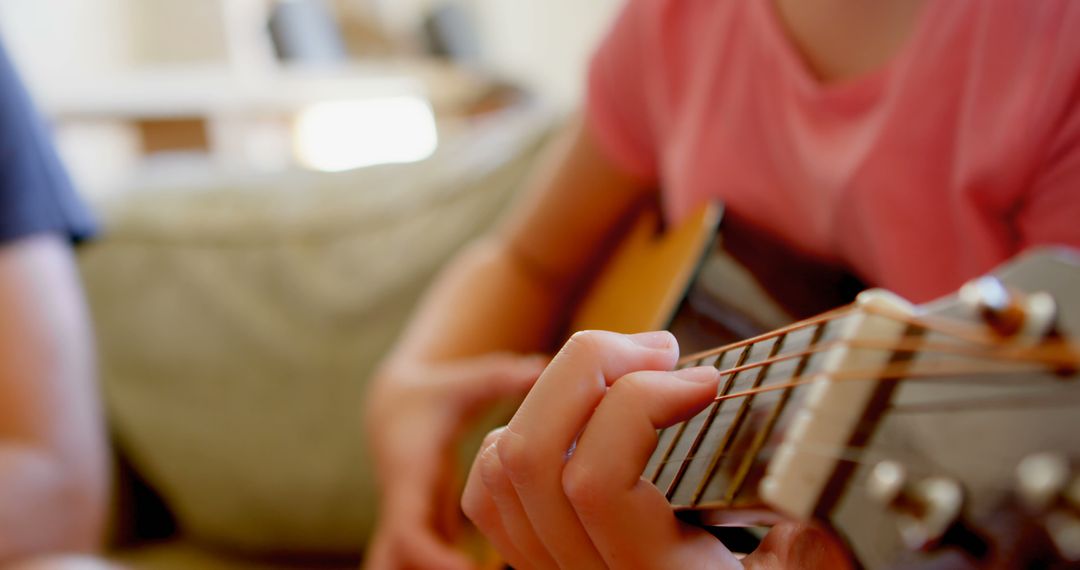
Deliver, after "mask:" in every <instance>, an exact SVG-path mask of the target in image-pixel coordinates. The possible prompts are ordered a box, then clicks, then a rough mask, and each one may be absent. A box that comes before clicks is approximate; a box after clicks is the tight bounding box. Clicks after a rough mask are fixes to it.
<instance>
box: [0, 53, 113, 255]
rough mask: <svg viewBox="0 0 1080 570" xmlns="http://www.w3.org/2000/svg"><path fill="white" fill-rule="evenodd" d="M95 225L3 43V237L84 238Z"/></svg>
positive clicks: (0, 84) (0, 203)
mask: <svg viewBox="0 0 1080 570" xmlns="http://www.w3.org/2000/svg"><path fill="white" fill-rule="evenodd" d="M94 229H95V227H94V222H93V219H92V217H91V216H90V212H89V211H88V210H87V208H86V206H85V205H84V204H83V203H82V202H81V201H80V200H79V197H78V195H76V193H75V190H74V188H73V187H72V185H71V180H70V179H69V178H68V175H67V173H66V172H65V171H64V167H63V165H62V164H61V163H60V158H59V157H58V156H57V154H56V149H55V148H53V145H52V141H51V140H50V137H49V132H48V129H47V128H46V126H45V123H44V121H43V120H42V118H41V116H40V115H38V113H37V111H36V110H35V109H34V106H33V104H32V103H31V102H30V97H29V95H28V94H27V92H26V89H25V88H24V87H23V85H22V83H21V82H20V81H19V77H18V74H17V73H16V71H15V68H14V66H13V65H12V64H11V60H10V59H8V56H7V53H6V51H5V50H4V49H3V46H2V45H0V243H2V242H7V241H11V240H15V239H18V238H20V237H24V236H28V235H32V234H40V233H57V234H60V235H64V236H66V237H69V238H71V239H72V240H74V241H80V240H83V239H86V238H88V237H90V236H91V235H92V234H93V233H94Z"/></svg>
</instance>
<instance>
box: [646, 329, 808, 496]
mask: <svg viewBox="0 0 1080 570" xmlns="http://www.w3.org/2000/svg"><path fill="white" fill-rule="evenodd" d="M786 336H787V333H784V334H782V335H779V337H773V338H776V341H775V342H773V345H772V347H771V348H770V349H769V356H768V357H767V358H772V357H774V356H776V354H777V353H778V352H779V351H780V347H781V345H782V344H783V343H784V338H786ZM752 346H754V345H748V346H747V349H749V348H750V347H752ZM768 370H769V365H765V366H762V367H761V368H760V369H758V373H757V376H755V377H754V381H753V383H752V384H751V388H757V387H758V386H760V385H761V383H762V381H764V379H765V375H766V374H767V373H768ZM733 378H734V376H733ZM720 398H721V397H720V396H717V399H720ZM753 400H754V398H753V395H750V396H747V397H746V398H745V399H744V400H743V401H742V404H741V405H740V406H739V411H738V412H737V413H736V414H735V418H734V419H733V420H731V423H730V424H728V429H727V431H725V432H724V437H723V439H721V440H720V445H718V446H717V447H716V451H715V452H714V454H713V456H712V457H711V458H710V459H709V464H708V467H706V469H705V476H704V477H702V479H701V482H700V483H699V487H705V486H707V485H708V484H709V482H710V481H712V478H713V477H715V476H716V470H717V468H718V467H719V466H720V459H721V457H723V456H724V455H725V454H726V453H727V450H728V447H730V446H731V444H732V443H733V442H734V441H735V435H736V434H737V433H738V431H739V429H740V427H741V426H742V423H743V421H745V419H746V416H747V414H748V413H749V411H750V407H749V406H750V403H751V402H753ZM672 491H673V489H672V488H669V489H668V493H667V496H668V499H671V493H672ZM694 491H695V494H697V493H698V489H695V490H694Z"/></svg>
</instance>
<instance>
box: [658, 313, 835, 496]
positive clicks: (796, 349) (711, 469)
mask: <svg viewBox="0 0 1080 570" xmlns="http://www.w3.org/2000/svg"><path fill="white" fill-rule="evenodd" d="M844 320H845V319H844V318H840V319H836V320H821V321H819V322H815V323H813V324H808V325H806V326H802V327H799V328H795V329H793V330H788V331H786V332H782V333H778V334H772V335H769V336H766V337H761V338H759V339H757V340H754V341H749V342H745V343H737V344H735V345H732V346H731V347H727V348H724V349H718V350H717V351H714V352H712V353H708V354H707V355H706V356H704V357H701V358H697V359H695V360H693V361H691V362H686V363H685V364H686V365H687V366H715V367H717V368H718V369H719V370H724V371H729V372H727V373H726V374H725V375H724V377H723V378H722V379H721V382H720V387H719V390H718V394H717V395H718V396H729V395H734V394H740V393H742V392H745V391H747V390H753V389H755V388H767V387H769V386H779V385H782V384H788V383H791V382H792V381H793V380H794V379H795V378H797V377H799V376H801V375H804V374H807V373H809V372H812V371H813V370H814V369H815V368H816V367H817V366H818V362H817V361H819V360H820V359H821V353H820V352H817V351H815V350H814V349H815V348H816V347H818V346H820V345H822V344H824V343H826V342H828V341H831V340H832V339H833V338H834V337H835V336H836V335H837V334H838V331H839V330H840V328H841V326H842V322H843V321H844ZM798 400H799V388H797V387H788V388H783V389H777V390H771V391H763V392H759V393H756V394H751V395H746V396H743V397H737V398H730V399H719V400H718V401H715V402H713V403H712V404H710V405H709V406H708V407H707V408H706V409H705V410H703V411H702V412H700V413H699V414H697V415H696V416H694V417H693V418H691V419H689V420H687V421H685V422H683V423H680V424H677V425H674V426H671V427H669V428H667V429H664V430H661V432H660V433H659V441H658V444H657V447H656V451H654V453H653V455H652V457H651V458H650V460H649V462H648V465H647V466H646V468H645V471H644V473H643V477H645V478H646V479H648V480H650V481H652V482H653V483H654V484H655V485H656V486H657V488H659V489H660V490H661V491H663V492H664V493H665V494H666V496H667V498H668V500H669V501H670V502H671V504H672V505H673V506H674V507H675V508H676V509H705V508H709V509H711V508H731V507H756V506H759V503H760V502H759V500H758V498H757V489H756V487H757V483H758V482H759V481H760V480H761V478H762V477H763V476H764V473H765V469H766V467H767V466H768V462H769V459H770V456H771V452H772V448H773V447H775V443H776V442H777V441H776V440H778V438H779V437H780V434H782V433H783V430H784V429H785V428H786V426H787V424H788V423H789V422H790V421H791V419H792V417H793V415H794V414H793V411H794V410H796V409H797V408H798V405H799V403H798Z"/></svg>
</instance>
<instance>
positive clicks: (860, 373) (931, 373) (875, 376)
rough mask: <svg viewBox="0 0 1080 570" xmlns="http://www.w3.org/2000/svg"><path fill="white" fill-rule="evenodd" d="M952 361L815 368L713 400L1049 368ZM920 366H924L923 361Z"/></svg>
mask: <svg viewBox="0 0 1080 570" xmlns="http://www.w3.org/2000/svg"><path fill="white" fill-rule="evenodd" d="M950 364H952V363H943V364H941V365H938V366H933V367H926V368H923V369H920V368H915V367H914V366H912V365H909V364H908V363H906V362H897V363H893V364H887V365H885V366H884V367H878V368H873V369H866V370H849V371H845V372H838V373H831V374H830V373H824V372H814V373H811V374H803V375H801V376H796V377H795V378H793V379H791V380H790V381H788V382H781V383H777V384H770V385H768V386H760V387H758V388H751V389H748V390H743V391H740V392H735V393H732V394H726V395H723V396H717V397H716V398H714V399H713V401H714V402H723V401H726V400H736V399H740V398H746V397H749V396H755V395H757V394H763V393H767V392H776V391H779V390H787V389H788V388H795V387H798V386H806V385H808V384H813V383H814V382H816V381H818V380H822V379H827V380H828V381H831V382H854V381H862V382H870V381H875V382H876V381H881V380H922V381H929V380H937V379H939V378H944V377H951V376H959V377H963V376H969V375H972V374H979V375H983V376H989V375H1010V374H1020V373H1025V372H1027V373H1031V372H1035V373H1038V372H1049V371H1047V370H1046V369H1045V368H1044V367H1042V366H1038V365H1031V366H1023V367H1021V366H1016V367H1012V368H1003V367H1001V366H1000V365H994V366H985V367H976V366H971V365H968V366H953V367H951V368H950V366H949V365H950ZM923 366H926V364H925V363H924V365H923Z"/></svg>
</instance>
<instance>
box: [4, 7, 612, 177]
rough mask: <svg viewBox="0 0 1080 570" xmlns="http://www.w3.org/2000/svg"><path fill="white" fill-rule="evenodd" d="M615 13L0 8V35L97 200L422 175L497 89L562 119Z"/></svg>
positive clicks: (494, 101) (496, 96) (492, 101)
mask: <svg viewBox="0 0 1080 570" xmlns="http://www.w3.org/2000/svg"><path fill="white" fill-rule="evenodd" d="M617 4H618V2H616V1H615V0H597V1H594V2H586V3H581V2H573V1H571V0H548V1H541V0H517V1H514V2H508V1H506V0H456V1H451V2H441V1H438V0H0V31H2V33H3V37H4V38H5V40H6V43H7V44H8V49H9V51H10V52H12V54H13V57H14V58H15V59H16V62H17V64H18V65H19V67H20V69H21V72H22V74H23V76H24V80H25V81H27V82H28V83H29V85H30V87H31V89H32V92H33V94H34V96H35V97H36V99H37V101H38V103H39V105H40V106H41V107H42V109H43V110H44V112H45V113H46V114H47V115H48V116H49V117H50V118H51V119H52V120H53V121H54V124H55V127H56V132H57V136H58V140H59V143H60V146H61V148H62V153H63V155H64V157H65V160H66V161H67V162H68V164H69V168H70V169H71V170H72V171H73V172H74V175H75V176H76V178H77V179H78V181H79V183H80V187H81V188H83V190H84V191H85V192H87V193H89V194H91V195H94V196H100V195H104V194H108V193H110V192H116V191H120V190H122V189H125V188H130V187H132V186H133V185H135V186H139V185H142V186H145V185H146V184H145V182H144V181H145V180H146V178H147V177H148V176H149V177H151V178H152V179H153V180H158V181H160V177H162V176H165V177H169V176H181V175H183V174H188V175H191V174H192V172H191V171H192V170H195V169H199V170H207V169H216V170H220V171H224V172H227V173H230V174H237V173H243V172H245V171H262V172H265V171H273V170H280V169H285V168H290V167H294V166H300V167H304V168H312V169H319V170H345V169H348V168H354V167H359V166H365V165H368V164H375V163H380V162H394V161H397V162H402V161H408V160H418V159H420V158H423V157H425V156H427V155H428V154H430V153H431V152H432V150H433V145H434V144H436V141H437V138H438V137H437V134H436V130H437V129H435V130H433V127H432V126H431V124H430V122H431V121H432V120H433V119H434V120H435V121H436V122H441V121H444V120H445V122H446V123H447V124H446V125H445V127H443V128H445V129H448V130H449V131H450V132H448V133H447V136H450V135H452V134H453V132H452V131H453V129H454V128H455V125H454V120H455V119H459V118H461V116H462V115H468V114H471V113H475V112H478V110H479V109H481V108H487V109H488V110H490V108H491V107H492V106H497V105H499V104H505V103H507V101H505V100H501V99H500V97H504V96H506V95H509V93H508V92H506V91H507V90H510V89H519V90H521V92H522V94H525V95H527V96H529V97H534V98H536V99H537V101H538V102H539V103H541V104H544V105H549V106H551V108H554V109H558V110H560V111H565V110H567V109H570V108H572V107H573V106H574V105H575V104H576V101H577V100H578V96H579V95H580V91H581V84H582V71H583V69H584V65H585V62H586V59H587V54H588V53H589V50H590V48H591V46H592V45H593V44H594V42H595V41H596V39H597V37H598V35H599V33H601V31H602V30H603V29H604V27H605V26H606V24H607V21H608V19H609V18H610V16H611V13H612V12H613V10H614V8H615V6H616V5H617ZM500 90H501V91H500ZM432 111H434V115H432V114H431V113H432ZM330 125H335V126H336V127H339V128H336V129H332V128H330ZM440 126H441V125H440ZM345 144H347V145H350V146H351V148H349V149H345V148H343V147H342V145H345ZM139 177H142V178H141V179H140V178H139Z"/></svg>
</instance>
